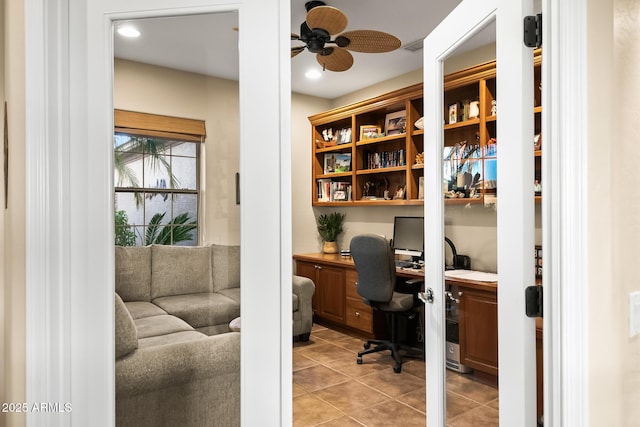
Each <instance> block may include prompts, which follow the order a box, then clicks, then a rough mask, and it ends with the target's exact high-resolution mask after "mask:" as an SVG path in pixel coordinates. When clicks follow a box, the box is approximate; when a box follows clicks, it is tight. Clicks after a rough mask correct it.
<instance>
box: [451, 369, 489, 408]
mask: <svg viewBox="0 0 640 427" xmlns="http://www.w3.org/2000/svg"><path fill="white" fill-rule="evenodd" d="M447 391H452V392H454V393H457V394H459V395H461V396H464V397H466V398H468V399H471V400H475V401H476V402H479V403H487V402H490V401H492V400H494V399H497V398H498V389H496V388H494V387H491V386H488V385H486V384H482V383H480V382H478V381H476V380H474V379H473V377H471V376H468V375H460V374H456V373H453V372H451V373H450V372H447Z"/></svg>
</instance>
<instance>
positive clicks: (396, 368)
mask: <svg viewBox="0 0 640 427" xmlns="http://www.w3.org/2000/svg"><path fill="white" fill-rule="evenodd" d="M401 371H402V365H396V366H394V367H393V372H395V373H396V374H399V373H400V372H401Z"/></svg>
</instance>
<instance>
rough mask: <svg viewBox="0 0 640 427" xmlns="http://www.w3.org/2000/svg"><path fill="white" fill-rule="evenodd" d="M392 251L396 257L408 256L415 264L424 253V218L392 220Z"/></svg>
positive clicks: (414, 217) (408, 217)
mask: <svg viewBox="0 0 640 427" xmlns="http://www.w3.org/2000/svg"><path fill="white" fill-rule="evenodd" d="M393 249H394V250H395V253H396V255H409V256H411V257H412V260H413V261H415V262H417V261H418V260H420V259H422V257H423V253H424V218H423V217H421V216H397V217H395V218H394V220H393Z"/></svg>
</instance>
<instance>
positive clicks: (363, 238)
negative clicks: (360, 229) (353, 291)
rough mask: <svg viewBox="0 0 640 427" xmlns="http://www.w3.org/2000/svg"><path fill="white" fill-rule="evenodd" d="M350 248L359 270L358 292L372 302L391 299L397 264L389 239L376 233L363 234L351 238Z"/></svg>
mask: <svg viewBox="0 0 640 427" xmlns="http://www.w3.org/2000/svg"><path fill="white" fill-rule="evenodd" d="M350 249H351V257H352V258H353V262H354V263H355V265H356V271H357V272H358V288H357V289H358V294H360V296H361V297H362V298H364V299H366V300H368V301H372V302H388V301H390V300H391V297H392V296H393V289H394V287H395V283H396V266H395V261H394V258H393V252H392V250H391V246H389V243H387V240H386V239H385V238H384V237H382V236H378V235H375V234H362V235H359V236H355V237H354V238H353V239H351V245H350Z"/></svg>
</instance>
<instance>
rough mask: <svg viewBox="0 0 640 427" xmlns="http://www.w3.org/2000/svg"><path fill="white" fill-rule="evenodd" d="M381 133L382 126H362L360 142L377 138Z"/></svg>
mask: <svg viewBox="0 0 640 427" xmlns="http://www.w3.org/2000/svg"><path fill="white" fill-rule="evenodd" d="M379 133H380V126H376V125H364V126H360V140H363V139H369V138H376V137H377V136H378V134H379Z"/></svg>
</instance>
